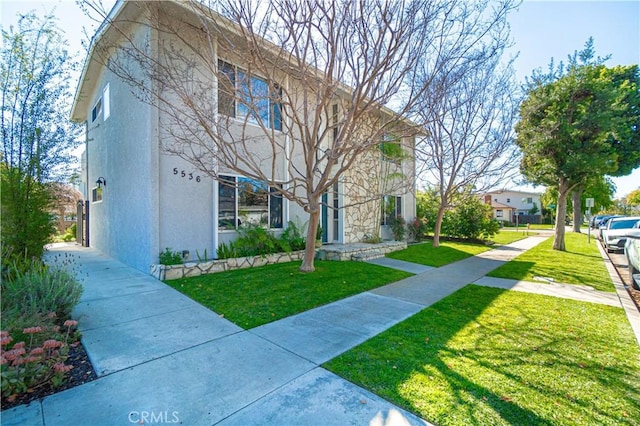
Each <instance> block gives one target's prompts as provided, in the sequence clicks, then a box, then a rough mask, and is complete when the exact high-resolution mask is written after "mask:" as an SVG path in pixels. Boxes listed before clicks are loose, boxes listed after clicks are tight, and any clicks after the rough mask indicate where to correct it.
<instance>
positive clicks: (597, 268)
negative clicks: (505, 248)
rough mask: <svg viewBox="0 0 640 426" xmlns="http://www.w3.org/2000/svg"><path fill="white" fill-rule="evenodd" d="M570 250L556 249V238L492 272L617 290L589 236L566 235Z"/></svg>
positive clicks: (528, 279)
mask: <svg viewBox="0 0 640 426" xmlns="http://www.w3.org/2000/svg"><path fill="white" fill-rule="evenodd" d="M565 244H566V247H567V251H565V252H561V251H556V250H553V249H552V248H551V247H552V246H553V238H549V239H548V240H546V241H544V242H543V243H542V244H540V245H538V246H537V247H534V248H533V249H531V250H529V251H527V252H525V253H523V254H521V255H520V256H518V257H516V258H515V259H513V260H512V261H510V262H507V263H506V264H504V265H502V266H501V267H499V268H498V269H496V270H494V271H492V272H490V273H489V274H488V275H489V276H491V277H498V278H512V279H518V280H525V281H533V277H534V276H539V277H549V278H553V279H554V280H555V281H556V282H561V283H567V284H584V285H589V286H592V287H593V288H595V289H596V290H601V291H610V292H613V291H615V289H614V287H613V283H612V282H611V278H610V277H609V274H608V272H607V269H606V268H605V266H604V262H603V261H602V256H601V255H600V252H599V251H598V247H597V246H596V244H598V243H597V241H595V239H593V238H592V239H591V243H590V244H587V236H586V235H583V234H576V233H574V232H568V233H567V234H565Z"/></svg>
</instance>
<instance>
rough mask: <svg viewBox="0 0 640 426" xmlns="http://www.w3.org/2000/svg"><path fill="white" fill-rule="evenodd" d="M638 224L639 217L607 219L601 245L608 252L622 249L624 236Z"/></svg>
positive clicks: (625, 239) (624, 240)
mask: <svg viewBox="0 0 640 426" xmlns="http://www.w3.org/2000/svg"><path fill="white" fill-rule="evenodd" d="M638 222H640V216H633V217H629V216H626V217H625V216H623V217H614V218H611V219H609V221H608V222H607V226H606V228H604V229H603V230H602V244H603V245H604V248H606V249H607V251H608V252H612V251H616V250H620V251H622V250H623V249H624V244H625V242H626V241H627V238H626V235H627V233H628V232H629V230H630V229H632V228H634V227H635V226H636V225H637V224H638Z"/></svg>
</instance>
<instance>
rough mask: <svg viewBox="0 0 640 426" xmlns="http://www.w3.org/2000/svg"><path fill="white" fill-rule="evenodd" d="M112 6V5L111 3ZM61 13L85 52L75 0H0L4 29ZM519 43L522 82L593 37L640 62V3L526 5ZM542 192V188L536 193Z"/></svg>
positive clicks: (618, 58) (88, 24)
mask: <svg viewBox="0 0 640 426" xmlns="http://www.w3.org/2000/svg"><path fill="white" fill-rule="evenodd" d="M108 4H109V5H111V4H113V1H109V2H108ZM54 7H55V8H56V15H57V16H58V18H59V20H60V21H59V26H60V28H61V29H63V30H64V31H65V32H66V35H67V39H68V40H69V48H70V50H71V51H78V52H80V51H81V43H80V41H81V40H82V39H83V38H84V34H83V32H82V29H83V27H85V28H87V32H88V33H90V34H92V33H93V31H94V30H95V28H96V27H97V24H96V23H95V22H92V21H91V20H90V19H89V18H87V17H86V16H84V14H83V13H82V12H81V11H80V10H79V8H78V6H77V5H76V4H75V1H72V0H48V1H30V0H22V1H14V0H0V15H1V17H2V26H3V27H4V28H6V27H8V25H10V24H13V23H15V21H16V18H15V17H16V13H17V12H21V13H24V12H26V11H29V10H31V9H35V10H36V11H37V12H42V11H50V10H51V9H53V8H54ZM509 21H510V24H511V33H512V37H513V39H514V41H515V46H514V48H513V49H512V54H515V53H517V52H519V57H518V59H517V61H516V64H515V65H516V72H517V76H518V78H519V79H521V80H524V77H525V76H528V75H530V74H531V71H532V70H533V69H535V68H543V69H546V66H547V65H548V64H549V60H550V59H551V58H552V57H553V58H554V59H555V60H556V61H559V60H566V57H567V55H568V54H571V53H573V52H574V51H575V50H580V49H582V48H583V47H584V43H585V42H586V41H587V39H588V38H589V37H593V38H594V42H595V49H596V53H597V54H598V55H600V56H605V55H608V54H611V55H612V57H611V59H610V60H609V62H607V65H609V66H613V65H630V64H638V63H639V62H640V1H637V0H626V1H586V0H582V1H531V0H529V1H525V2H524V3H523V4H522V5H520V7H519V9H518V11H516V12H514V13H513V14H512V15H511V17H510V19H509ZM614 182H615V183H616V186H617V189H618V191H617V194H616V195H617V196H618V197H621V196H624V195H626V194H628V193H629V192H631V191H632V190H633V189H636V188H640V168H638V169H636V170H635V171H634V173H633V174H631V175H630V176H626V177H622V178H616V179H614ZM537 190H539V189H537Z"/></svg>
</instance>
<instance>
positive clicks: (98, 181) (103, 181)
mask: <svg viewBox="0 0 640 426" xmlns="http://www.w3.org/2000/svg"><path fill="white" fill-rule="evenodd" d="M96 185H98V188H102V185H104V186H107V180H106V179H105V178H103V177H102V176H100V177H99V178H98V180H97V181H96Z"/></svg>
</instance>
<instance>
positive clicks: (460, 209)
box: [442, 195, 500, 239]
mask: <svg viewBox="0 0 640 426" xmlns="http://www.w3.org/2000/svg"><path fill="white" fill-rule="evenodd" d="M499 229H500V224H499V223H498V221H496V220H494V219H492V218H491V206H490V205H488V204H485V203H483V202H482V200H480V199H479V198H478V197H475V196H473V195H468V196H465V197H461V198H460V199H458V200H457V204H456V206H455V208H453V209H452V210H449V211H447V212H446V214H445V217H444V220H443V221H442V233H443V234H444V235H448V236H450V237H454V238H464V239H480V238H485V239H487V238H489V237H491V236H492V235H495V234H496V233H497V232H498V231H499Z"/></svg>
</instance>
